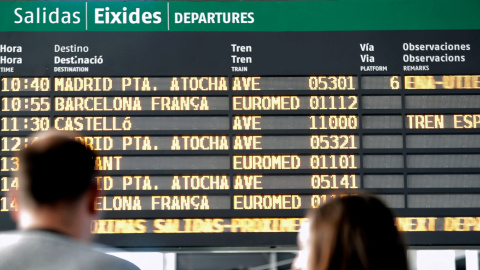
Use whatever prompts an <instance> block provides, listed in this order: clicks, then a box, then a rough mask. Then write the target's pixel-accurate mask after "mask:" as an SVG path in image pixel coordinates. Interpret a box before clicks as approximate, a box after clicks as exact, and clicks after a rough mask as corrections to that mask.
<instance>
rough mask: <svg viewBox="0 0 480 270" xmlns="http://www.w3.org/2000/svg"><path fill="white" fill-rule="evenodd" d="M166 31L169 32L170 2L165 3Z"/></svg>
mask: <svg viewBox="0 0 480 270" xmlns="http://www.w3.org/2000/svg"><path fill="white" fill-rule="evenodd" d="M167 30H168V31H170V2H167Z"/></svg>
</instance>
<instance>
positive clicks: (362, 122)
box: [0, 0, 480, 248]
mask: <svg viewBox="0 0 480 270" xmlns="http://www.w3.org/2000/svg"><path fill="white" fill-rule="evenodd" d="M442 3H443V4H442V5H439V4H438V2H437V1H430V0H422V1H414V2H412V1H396V2H395V3H393V2H385V1H350V0H343V1H333V2H332V1H318V2H317V1H306V2H303V1H292V2H289V1H285V2H277V1H265V2H256V1H247V2H235V1H232V2H182V1H180V2H160V1H152V2H143V1H141V2H136V1H131V2H128V1H127V2H102V1H91V2H89V1H87V2H69V1H66V2H54V1H48V2H42V1H33V2H31V1H18V2H16V1H4V2H1V3H0V14H1V16H0V17H1V18H0V80H1V86H0V87H1V89H0V96H1V97H0V98H1V116H0V122H1V124H0V136H1V161H0V179H1V182H0V229H1V230H8V229H13V228H14V223H13V222H12V221H11V220H10V217H9V216H10V214H11V213H10V212H11V211H15V208H16V202H15V201H11V200H10V199H9V197H8V196H7V192H8V191H9V190H12V189H16V188H18V179H17V178H15V177H14V176H13V175H12V173H13V172H15V171H17V170H18V158H17V157H16V154H17V153H18V151H19V150H20V149H22V148H23V147H28V145H29V144H30V143H32V141H34V140H35V138H29V137H28V136H29V135H30V134H32V133H33V132H35V131H42V130H48V129H56V130H63V131H76V132H79V133H81V134H82V135H80V136H78V137H76V138H75V139H76V140H78V141H80V142H83V143H84V144H85V145H86V146H87V147H89V148H91V149H93V150H95V151H97V153H98V154H99V156H98V157H97V159H96V161H95V167H96V170H97V171H98V176H96V181H97V183H98V187H99V189H100V190H101V191H102V192H103V194H102V195H101V196H100V197H98V198H96V204H95V207H96V209H97V210H98V211H100V212H101V217H99V218H98V219H97V220H94V221H93V222H92V224H91V232H92V233H93V234H95V235H96V237H97V239H98V241H100V242H102V243H105V244H109V245H114V246H118V247H126V248H177V247H181V248H191V247H212V248H215V247H286V246H294V245H295V244H296V233H297V232H298V229H299V227H300V225H301V223H302V222H303V220H304V217H305V214H306V212H307V211H308V210H309V209H312V208H316V207H319V206H321V205H323V204H325V203H326V202H328V201H329V200H331V199H333V198H336V197H340V196H355V195H356V194H358V193H359V192H364V191H366V192H370V193H374V194H376V195H378V196H379V197H380V198H381V199H382V200H383V201H384V202H385V203H386V204H387V205H388V206H389V207H391V208H392V210H393V211H394V212H395V214H396V215H397V222H396V224H397V227H398V228H399V230H401V231H402V232H404V235H405V237H406V239H407V242H408V244H409V245H414V246H415V245H416V246H422V245H435V246H448V245H465V246H467V245H478V239H479V237H480V214H479V213H480V65H479V63H480V19H479V18H478V13H477V12H476V11H478V10H480V4H479V3H478V1H471V0H462V1H443V2H442ZM65 181H68V176H67V175H66V176H65Z"/></svg>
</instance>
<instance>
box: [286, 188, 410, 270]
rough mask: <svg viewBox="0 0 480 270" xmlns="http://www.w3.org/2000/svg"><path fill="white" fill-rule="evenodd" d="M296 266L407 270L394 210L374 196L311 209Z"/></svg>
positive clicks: (332, 269) (314, 269)
mask: <svg viewBox="0 0 480 270" xmlns="http://www.w3.org/2000/svg"><path fill="white" fill-rule="evenodd" d="M298 240H299V245H300V252H299V255H298V256H297V258H296V261H295V262H294V269H303V270H385V269H389V270H406V269H407V268H408V267H407V259H406V253H405V248H404V244H403V241H402V238H401V236H400V235H399V232H398V231H397V228H396V227H395V219H394V216H393V214H392V212H391V211H390V210H389V209H388V208H387V207H386V206H385V205H384V204H383V203H382V202H381V201H380V200H379V199H377V198H375V197H373V196H371V195H358V196H347V197H342V198H338V199H334V200H332V201H330V202H328V203H326V204H325V205H323V206H322V207H320V208H318V209H314V210H312V211H311V212H310V213H309V215H308V219H307V221H306V222H305V223H304V224H303V226H302V228H301V230H300V233H299V236H298Z"/></svg>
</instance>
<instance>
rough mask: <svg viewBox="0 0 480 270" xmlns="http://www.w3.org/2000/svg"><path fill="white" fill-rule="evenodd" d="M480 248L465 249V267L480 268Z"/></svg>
mask: <svg viewBox="0 0 480 270" xmlns="http://www.w3.org/2000/svg"><path fill="white" fill-rule="evenodd" d="M478 268H479V264H478V250H465V269H466V270H479V269H478Z"/></svg>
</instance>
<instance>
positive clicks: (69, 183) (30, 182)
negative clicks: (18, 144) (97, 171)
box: [19, 135, 95, 204]
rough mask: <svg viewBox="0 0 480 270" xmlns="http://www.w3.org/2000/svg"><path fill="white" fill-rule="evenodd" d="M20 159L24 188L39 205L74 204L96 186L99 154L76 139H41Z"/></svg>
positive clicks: (63, 137)
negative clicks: (96, 154)
mask: <svg viewBox="0 0 480 270" xmlns="http://www.w3.org/2000/svg"><path fill="white" fill-rule="evenodd" d="M19 159H20V179H19V181H20V182H19V184H20V185H23V187H21V189H22V190H24V192H25V193H26V194H25V195H27V196H29V197H31V199H32V200H33V201H34V202H36V203H38V204H51V203H56V202H60V201H66V202H73V201H75V200H77V199H79V198H80V197H81V195H82V194H84V193H85V192H86V191H87V190H88V189H89V188H90V187H91V186H92V184H93V183H94V180H93V178H94V168H95V153H94V152H93V151H92V150H90V149H89V148H87V147H85V146H84V145H83V144H81V143H80V142H77V141H75V139H74V138H70V137H67V136H62V135H56V136H55V135H53V136H47V137H46V138H41V139H39V140H38V141H36V142H34V143H32V144H31V145H30V146H28V147H27V148H25V149H23V150H22V151H21V152H20V154H19Z"/></svg>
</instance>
